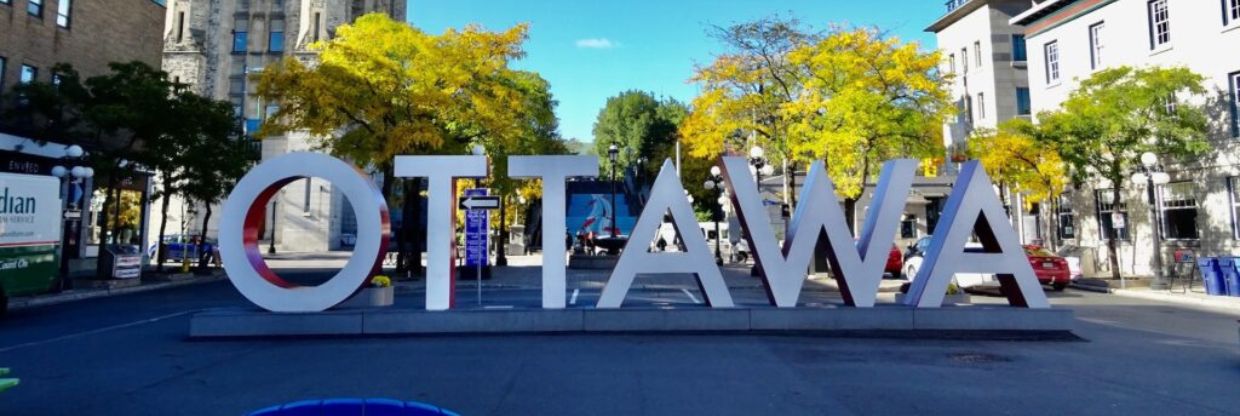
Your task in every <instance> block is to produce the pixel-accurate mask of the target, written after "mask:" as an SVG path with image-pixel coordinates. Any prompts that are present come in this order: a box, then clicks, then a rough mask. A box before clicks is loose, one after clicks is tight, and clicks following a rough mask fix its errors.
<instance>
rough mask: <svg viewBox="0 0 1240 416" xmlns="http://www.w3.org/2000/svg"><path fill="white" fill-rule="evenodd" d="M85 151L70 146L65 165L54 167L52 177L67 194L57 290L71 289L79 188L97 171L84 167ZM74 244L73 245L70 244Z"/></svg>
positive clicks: (67, 150) (62, 218)
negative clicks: (70, 260)
mask: <svg viewBox="0 0 1240 416" xmlns="http://www.w3.org/2000/svg"><path fill="white" fill-rule="evenodd" d="M85 154H86V152H85V151H83V150H82V147H81V146H78V145H76V144H75V145H70V146H69V147H67V148H65V156H64V157H63V158H61V160H62V161H64V162H65V165H68V166H61V165H56V166H53V167H52V176H55V177H57V178H60V179H61V181H62V183H63V189H64V194H65V198H64V201H65V205H64V206H63V207H62V208H63V210H62V215H61V221H62V225H63V230H61V231H62V235H61V241H60V265H59V266H60V273H59V281H58V282H57V283H56V289H57V290H66V289H69V286H70V284H69V282H70V279H69V257H70V255H71V254H72V252H71V251H70V246H71V245H72V246H73V247H72V248H74V249H76V248H77V247H78V245H77V243H76V241H77V236H78V232H77V230H78V228H77V225H78V224H79V223H80V222H81V220H82V211H81V210H80V208H79V207H78V199H79V198H81V197H82V195H81V190H79V188H78V187H79V186H80V185H81V183H82V181H84V180H86V179H87V178H90V177H92V176H95V169H93V168H91V167H88V166H82V165H81V163H82V162H83V159H84V155H85ZM71 242H73V244H70V243H71Z"/></svg>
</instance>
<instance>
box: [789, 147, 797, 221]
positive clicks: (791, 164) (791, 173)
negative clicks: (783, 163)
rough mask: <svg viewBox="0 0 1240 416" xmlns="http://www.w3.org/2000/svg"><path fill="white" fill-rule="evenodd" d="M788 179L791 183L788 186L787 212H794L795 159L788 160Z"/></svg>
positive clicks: (795, 191) (795, 198)
mask: <svg viewBox="0 0 1240 416" xmlns="http://www.w3.org/2000/svg"><path fill="white" fill-rule="evenodd" d="M787 174H788V179H789V183H790V184H791V185H790V186H788V201H789V203H788V213H789V214H791V213H793V212H796V207H797V162H796V161H795V160H793V161H789V162H788V173H787Z"/></svg>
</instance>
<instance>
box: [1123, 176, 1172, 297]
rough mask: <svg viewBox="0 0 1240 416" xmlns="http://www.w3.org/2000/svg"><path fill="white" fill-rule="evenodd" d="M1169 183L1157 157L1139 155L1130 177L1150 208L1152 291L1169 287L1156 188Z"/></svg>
mask: <svg viewBox="0 0 1240 416" xmlns="http://www.w3.org/2000/svg"><path fill="white" fill-rule="evenodd" d="M1170 181H1171V175H1168V174H1167V173H1166V172H1164V171H1163V168H1162V166H1160V165H1159V164H1158V156H1157V155H1155V154H1154V153H1151V152H1145V153H1142V154H1141V165H1140V167H1139V170H1138V171H1137V173H1135V174H1133V175H1132V182H1133V185H1135V186H1142V185H1144V186H1145V195H1146V202H1147V203H1148V204H1149V206H1150V226H1151V227H1152V228H1153V232H1152V233H1151V234H1150V235H1151V236H1152V237H1153V240H1154V253H1153V254H1154V257H1153V260H1154V281H1153V282H1150V289H1152V290H1165V289H1167V288H1168V287H1169V286H1170V285H1169V284H1168V283H1167V280H1166V276H1165V275H1164V274H1163V261H1162V229H1161V228H1162V227H1160V226H1161V225H1162V224H1161V221H1160V220H1159V217H1158V197H1157V191H1158V190H1157V187H1158V186H1160V185H1165V184H1167V183H1168V182H1170Z"/></svg>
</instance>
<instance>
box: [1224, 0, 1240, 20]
mask: <svg viewBox="0 0 1240 416" xmlns="http://www.w3.org/2000/svg"><path fill="white" fill-rule="evenodd" d="M1236 22H1240V0H1223V24H1224V25H1228V24H1235V23H1236Z"/></svg>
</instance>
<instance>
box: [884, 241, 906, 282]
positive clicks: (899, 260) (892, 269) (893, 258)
mask: <svg viewBox="0 0 1240 416" xmlns="http://www.w3.org/2000/svg"><path fill="white" fill-rule="evenodd" d="M903 271H904V254H903V253H901V252H900V246H897V245H896V244H895V243H891V253H890V254H888V255H887V267H884V268H883V272H885V273H890V274H891V278H892V279H899V278H900V273H902V272H903Z"/></svg>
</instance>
